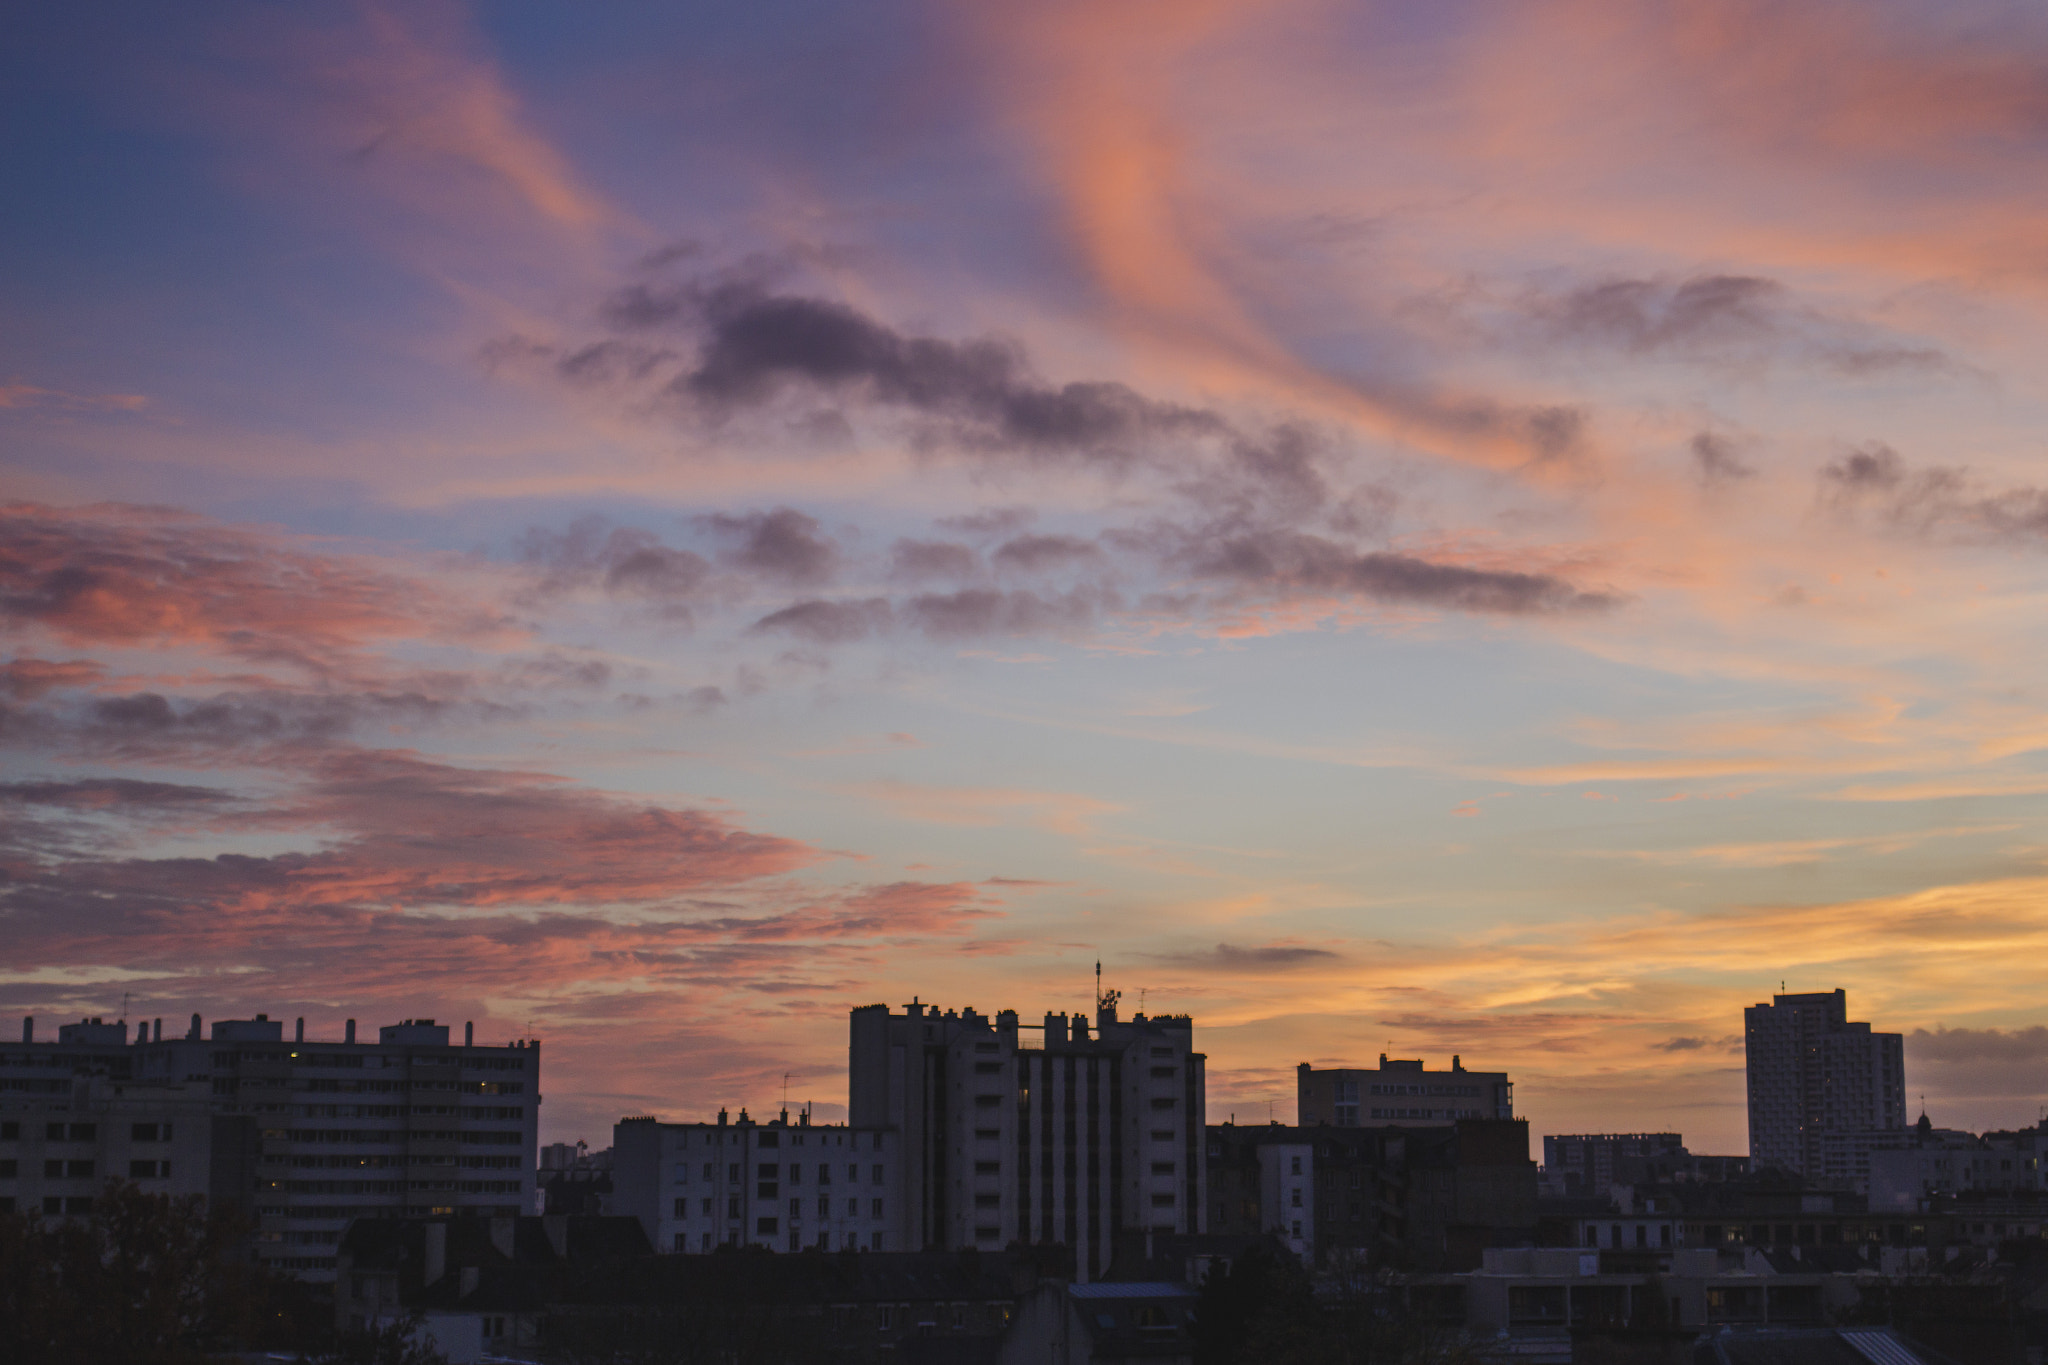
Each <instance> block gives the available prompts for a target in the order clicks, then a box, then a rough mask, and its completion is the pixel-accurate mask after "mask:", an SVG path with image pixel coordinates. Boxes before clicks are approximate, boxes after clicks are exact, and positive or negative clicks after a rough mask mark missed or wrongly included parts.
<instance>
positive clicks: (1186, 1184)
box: [848, 991, 1207, 1275]
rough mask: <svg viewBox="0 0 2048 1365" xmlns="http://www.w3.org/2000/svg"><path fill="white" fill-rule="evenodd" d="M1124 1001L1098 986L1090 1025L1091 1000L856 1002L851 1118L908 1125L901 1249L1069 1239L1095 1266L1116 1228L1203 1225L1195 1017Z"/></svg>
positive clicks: (1184, 1229) (873, 1126) (1082, 1261)
mask: <svg viewBox="0 0 2048 1365" xmlns="http://www.w3.org/2000/svg"><path fill="white" fill-rule="evenodd" d="M1116 1006H1117V995H1116V992H1114V991H1111V992H1106V993H1105V994H1104V995H1103V996H1102V997H1101V998H1100V999H1099V1000H1098V1002H1097V1008H1096V1013H1095V1020H1094V1023H1093V1031H1092V1032H1091V1028H1090V1022H1089V1020H1088V1018H1087V1017H1086V1016H1085V1015H1081V1014H1075V1015H1072V1016H1068V1015H1063V1014H1048V1015H1046V1016H1045V1020H1044V1022H1043V1023H1042V1024H1023V1023H1020V1022H1019V1020H1018V1017H1017V1012H1016V1011H1015V1010H1004V1011H1002V1012H1000V1013H998V1014H997V1015H996V1016H995V1017H994V1018H993V1019H990V1018H988V1017H987V1016H985V1015H981V1014H977V1013H976V1012H975V1011H974V1010H972V1009H963V1010H960V1011H959V1012H957V1013H955V1012H954V1011H952V1010H947V1011H945V1012H944V1013H943V1014H941V1013H940V1012H939V1010H938V1009H937V1008H936V1007H934V1006H929V1005H925V1004H921V1003H919V1002H917V1001H914V1000H913V1001H912V1002H911V1003H910V1004H909V1005H907V1006H905V1007H904V1010H903V1013H901V1014H892V1013H890V1011H889V1007H888V1006H887V1005H867V1006H863V1007H861V1008H859V1009H856V1010H854V1011H853V1014H852V1020H851V1035H852V1037H851V1044H850V1049H849V1052H850V1056H849V1061H850V1075H849V1086H848V1098H849V1106H848V1107H849V1121H850V1123H851V1126H852V1127H853V1128H855V1129H861V1130H870V1131H872V1130H887V1131H893V1132H895V1133H897V1134H900V1136H901V1142H902V1157H901V1163H902V1168H903V1183H902V1195H901V1197H900V1199H899V1200H898V1202H899V1203H900V1205H901V1209H902V1213H901V1217H902V1221H901V1222H900V1224H898V1225H897V1226H898V1227H900V1229H901V1236H902V1238H903V1241H902V1243H901V1245H902V1246H903V1248H904V1249H905V1250H912V1251H914V1250H921V1249H923V1248H926V1247H945V1248H952V1247H983V1248H993V1247H1002V1246H1005V1245H1007V1244H1008V1243H1010V1242H1012V1241H1020V1240H1021V1241H1027V1242H1061V1243H1064V1244H1066V1245H1067V1246H1070V1247H1072V1248H1074V1251H1075V1254H1076V1258H1077V1265H1078V1266H1079V1268H1080V1271H1081V1273H1082V1274H1084V1275H1093V1274H1095V1273H1098V1272H1099V1271H1100V1270H1101V1269H1102V1267H1103V1266H1104V1265H1105V1264H1106V1263H1107V1261H1108V1258H1109V1254H1110V1249H1111V1247H1112V1245H1113V1239H1114V1238H1115V1237H1116V1235H1117V1234H1118V1233H1120V1232H1123V1231H1126V1230H1130V1231H1152V1232H1175V1233H1193V1232H1201V1231H1204V1230H1205V1227H1204V1225H1205V1221H1206V1211H1205V1200H1204V1197H1203V1191H1204V1189H1205V1181H1206V1173H1205V1172H1206V1162H1207V1156H1206V1153H1205V1149H1204V1147H1203V1143H1202V1127H1203V1115H1204V1103H1205V1097H1206V1090H1205V1083H1204V1076H1203V1065H1204V1063H1205V1061H1206V1060H1207V1059H1206V1058H1205V1057H1204V1056H1203V1055H1202V1054H1201V1053H1199V1052H1196V1051H1195V1050H1194V1022H1193V1020H1191V1019H1189V1018H1187V1017H1186V1016H1183V1015H1165V1016H1157V1017H1153V1018H1147V1017H1146V1016H1145V1015H1143V1014H1139V1015H1137V1016H1135V1017H1134V1018H1132V1019H1130V1020H1128V1021H1124V1020H1119V1019H1118V1018H1117V1009H1116ZM1031 1034H1036V1035H1037V1036H1036V1037H1031V1036H1028V1035H1031Z"/></svg>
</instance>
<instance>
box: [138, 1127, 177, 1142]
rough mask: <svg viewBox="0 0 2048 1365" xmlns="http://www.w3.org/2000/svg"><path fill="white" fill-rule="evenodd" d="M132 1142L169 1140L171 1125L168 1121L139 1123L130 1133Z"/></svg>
mask: <svg viewBox="0 0 2048 1365" xmlns="http://www.w3.org/2000/svg"><path fill="white" fill-rule="evenodd" d="M128 1137H129V1140H130V1141H132V1142H169V1141H170V1140H171V1125H170V1124H168V1123H138V1124H136V1125H135V1126H134V1127H133V1128H132V1129H130V1130H129V1133H128Z"/></svg>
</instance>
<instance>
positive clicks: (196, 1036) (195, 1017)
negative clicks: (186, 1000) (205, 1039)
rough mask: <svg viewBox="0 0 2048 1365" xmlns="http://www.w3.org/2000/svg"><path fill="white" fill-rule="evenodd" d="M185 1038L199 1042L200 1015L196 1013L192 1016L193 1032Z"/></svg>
mask: <svg viewBox="0 0 2048 1365" xmlns="http://www.w3.org/2000/svg"><path fill="white" fill-rule="evenodd" d="M185 1036H186V1037H187V1038H190V1039H191V1040H192V1041H193V1042H195V1043H196V1042H198V1041H199V1037H200V1034H199V1015H198V1014H197V1013H196V1012H195V1013H194V1014H193V1015H192V1031H191V1032H190V1033H188V1034H186V1035H185Z"/></svg>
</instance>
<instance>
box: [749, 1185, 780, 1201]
mask: <svg viewBox="0 0 2048 1365" xmlns="http://www.w3.org/2000/svg"><path fill="white" fill-rule="evenodd" d="M781 1193H782V1185H781V1183H780V1182H779V1181H774V1180H763V1181H760V1182H758V1183H756V1184H755V1186H754V1198H756V1199H773V1198H775V1197H776V1196H777V1195H779V1194H781Z"/></svg>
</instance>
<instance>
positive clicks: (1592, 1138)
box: [1543, 1133, 1691, 1196]
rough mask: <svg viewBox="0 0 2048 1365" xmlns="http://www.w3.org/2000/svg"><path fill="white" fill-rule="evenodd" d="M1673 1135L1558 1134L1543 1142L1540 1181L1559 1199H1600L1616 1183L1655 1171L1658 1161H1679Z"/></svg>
mask: <svg viewBox="0 0 2048 1365" xmlns="http://www.w3.org/2000/svg"><path fill="white" fill-rule="evenodd" d="M1689 1155H1691V1154H1690V1153H1689V1152H1687V1151H1686V1150H1685V1139H1684V1138H1683V1137H1681V1136H1680V1135H1679V1134H1677V1133H1561V1134H1557V1135H1554V1136H1549V1135H1547V1136H1545V1137H1544V1139H1543V1180H1544V1183H1545V1184H1546V1185H1547V1186H1549V1187H1550V1188H1552V1189H1554V1190H1555V1191H1556V1192H1557V1193H1558V1194H1560V1195H1567V1196H1569V1195H1604V1194H1605V1193H1606V1192H1607V1188H1608V1186H1610V1185H1613V1184H1615V1183H1616V1182H1618V1181H1619V1182H1626V1181H1629V1180H1632V1179H1637V1178H1640V1176H1641V1174H1642V1173H1643V1172H1644V1171H1645V1170H1646V1169H1649V1170H1658V1169H1659V1167H1660V1166H1661V1165H1662V1164H1664V1163H1662V1162H1661V1161H1660V1159H1661V1158H1682V1157H1686V1156H1689Z"/></svg>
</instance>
